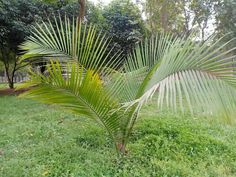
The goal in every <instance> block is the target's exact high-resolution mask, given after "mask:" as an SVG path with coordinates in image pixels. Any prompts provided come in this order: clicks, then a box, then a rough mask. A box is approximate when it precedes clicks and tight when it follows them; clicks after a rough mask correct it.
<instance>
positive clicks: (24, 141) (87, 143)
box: [0, 96, 236, 177]
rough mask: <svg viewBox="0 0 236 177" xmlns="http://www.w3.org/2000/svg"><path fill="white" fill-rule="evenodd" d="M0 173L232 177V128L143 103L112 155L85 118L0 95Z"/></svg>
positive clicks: (235, 139)
mask: <svg viewBox="0 0 236 177" xmlns="http://www.w3.org/2000/svg"><path fill="white" fill-rule="evenodd" d="M0 176H1V177H21V176H22V177H23V176H27V177H28V176H29V177H33V176H65V177H68V176H70V177H73V176H76V177H77V176H79V177H102V176H103V177H104V176H106V177H116V176H117V177H123V176H124V177H144V176H145V177H149V176H150V177H155V176H191V177H193V176H214V177H217V176H219V177H224V176H236V128H235V126H230V125H225V124H220V123H219V122H215V121H212V120H211V121H209V120H205V119H204V118H191V116H190V115H188V114H173V113H170V112H157V111H156V108H155V106H154V104H153V103H152V104H150V105H147V106H146V107H145V108H144V109H143V111H142V113H141V118H140V119H139V121H138V123H137V125H136V127H135V130H134V132H133V134H132V137H131V140H130V143H129V144H128V154H127V155H126V156H124V157H117V155H116V152H115V149H114V147H113V144H112V142H111V140H110V139H109V137H108V136H107V134H106V132H104V130H103V129H102V128H101V127H100V126H99V125H98V124H97V123H96V122H95V121H93V120H88V119H84V118H82V117H78V116H75V115H73V114H70V113H66V112H64V111H62V110H60V109H58V108H57V107H55V106H47V105H43V104H40V103H37V102H35V101H31V100H26V99H20V98H17V97H15V96H2V97H0Z"/></svg>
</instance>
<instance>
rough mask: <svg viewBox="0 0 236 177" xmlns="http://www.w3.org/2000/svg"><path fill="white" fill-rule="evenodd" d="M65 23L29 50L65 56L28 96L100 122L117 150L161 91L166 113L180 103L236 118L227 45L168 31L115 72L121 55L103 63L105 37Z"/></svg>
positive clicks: (37, 77) (34, 81) (46, 28)
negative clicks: (143, 109)
mask: <svg viewBox="0 0 236 177" xmlns="http://www.w3.org/2000/svg"><path fill="white" fill-rule="evenodd" d="M63 21H64V20H60V21H59V22H58V24H59V25H58V27H56V28H55V29H54V27H53V26H51V25H47V24H44V25H43V26H42V28H41V29H40V30H38V31H37V32H36V33H34V34H32V36H31V37H30V38H29V40H27V41H26V42H25V43H24V44H23V45H22V49H24V50H26V55H29V54H30V55H32V54H34V55H35V56H37V55H38V56H45V57H50V58H55V59H58V58H60V59H63V62H62V63H59V62H58V61H55V60H54V61H51V63H50V65H48V68H47V69H48V75H47V76H44V75H41V74H38V73H32V78H31V80H30V81H29V82H28V83H27V84H26V85H25V86H26V87H28V86H34V87H33V88H32V89H31V90H30V91H29V92H26V93H25V94H24V96H27V97H30V98H32V99H36V100H39V101H42V102H44V103H48V104H57V105H59V106H61V107H62V108H64V109H67V110H69V111H72V112H74V113H76V114H78V115H82V116H84V117H88V118H91V119H94V120H97V121H98V122H99V123H100V124H101V125H102V126H103V127H104V128H105V129H106V130H107V132H108V133H109V135H110V137H111V138H112V140H113V142H114V144H115V147H116V149H117V152H121V153H125V152H126V144H127V143H128V140H129V137H130V135H131V132H132V129H133V127H134V125H135V122H136V121H137V119H138V114H139V110H140V109H141V107H142V105H143V104H144V103H145V102H146V101H148V100H149V99H151V97H152V96H153V95H154V94H155V93H157V96H158V106H159V107H160V108H162V107H163V106H164V105H166V106H168V107H170V108H171V109H172V110H176V111H177V107H178V106H180V108H182V110H183V111H184V110H186V109H189V110H190V111H191V112H192V113H199V112H201V113H202V112H203V113H205V114H215V115H218V116H220V117H224V118H225V120H226V121H234V119H233V118H235V113H236V112H235V111H236V109H235V108H236V78H235V77H234V76H233V74H234V73H235V72H234V71H233V67H232V64H233V62H232V60H230V58H228V57H226V58H225V56H227V54H228V53H229V52H230V50H229V51H222V48H224V46H225V45H227V43H225V44H224V45H219V44H221V41H218V42H215V43H211V42H212V39H209V40H207V41H205V42H201V43H199V42H198V43H197V42H194V41H193V40H192V37H191V36H190V37H188V38H187V39H186V38H178V37H174V36H173V35H164V34H161V35H159V36H157V37H153V38H151V39H147V40H145V41H144V42H143V43H140V45H139V46H137V48H135V49H134V50H133V51H132V53H131V54H130V55H129V57H128V60H127V61H126V62H125V63H124V65H123V67H122V68H121V69H118V70H114V69H110V68H116V67H115V66H117V65H118V64H119V62H118V61H119V55H116V56H113V60H111V61H109V62H106V63H105V60H102V59H103V58H106V57H108V55H111V53H108V54H107V53H105V52H104V49H106V48H107V47H108V44H109V43H108V40H106V39H105V38H104V35H102V34H101V33H99V32H97V31H96V30H95V28H94V27H93V26H83V25H79V24H78V20H75V21H74V23H71V24H69V23H68V19H67V20H65V23H64V22H63ZM49 23H50V22H49ZM77 26H80V28H79V29H78V28H77ZM82 28H83V30H82ZM68 29H71V31H70V30H68ZM77 29H78V30H77ZM55 31H56V32H57V33H55ZM83 31H85V32H83ZM66 61H70V62H68V63H67V65H66V67H65V65H64V62H66ZM185 103H187V105H188V106H187V107H185V106H184V105H185Z"/></svg>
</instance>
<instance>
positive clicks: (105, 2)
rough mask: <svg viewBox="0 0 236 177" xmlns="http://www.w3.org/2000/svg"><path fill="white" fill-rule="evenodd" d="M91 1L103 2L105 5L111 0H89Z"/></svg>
mask: <svg viewBox="0 0 236 177" xmlns="http://www.w3.org/2000/svg"><path fill="white" fill-rule="evenodd" d="M90 1H92V2H94V3H95V4H96V3H98V2H99V1H100V2H102V3H104V4H105V5H107V4H109V2H111V1H112V0H90Z"/></svg>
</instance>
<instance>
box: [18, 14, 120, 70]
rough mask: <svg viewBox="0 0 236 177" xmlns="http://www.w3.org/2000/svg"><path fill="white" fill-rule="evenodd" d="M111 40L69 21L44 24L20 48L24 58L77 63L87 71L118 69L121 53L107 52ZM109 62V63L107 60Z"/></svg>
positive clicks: (96, 31) (74, 20) (93, 28)
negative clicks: (42, 58) (104, 67)
mask: <svg viewBox="0 0 236 177" xmlns="http://www.w3.org/2000/svg"><path fill="white" fill-rule="evenodd" d="M109 42H110V39H109V38H107V37H106V35H105V34H104V32H102V31H100V32H99V31H98V30H97V29H96V27H95V26H93V25H87V24H85V25H84V24H81V23H80V22H79V20H78V19H73V20H72V21H71V20H70V19H68V18H66V17H65V18H64V19H62V18H61V17H59V20H57V19H56V18H55V20H54V22H51V21H50V20H48V22H42V23H41V24H37V26H36V27H33V30H32V35H31V36H30V37H29V38H28V40H27V41H25V42H24V43H23V44H22V45H21V46H20V48H21V49H22V50H24V51H26V53H25V54H24V56H23V57H24V58H25V59H26V58H33V57H38V56H41V57H44V58H49V59H52V58H56V59H61V60H65V59H67V60H69V59H70V60H74V61H78V62H79V64H81V65H83V66H84V67H85V68H90V69H96V70H99V69H101V67H102V66H106V67H116V66H117V65H119V64H118V61H117V58H118V57H119V54H120V52H119V51H118V52H117V53H116V54H113V55H112V54H111V50H110V52H107V48H108V46H109ZM108 58H109V60H110V62H108V61H107V60H108Z"/></svg>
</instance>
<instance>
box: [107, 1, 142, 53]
mask: <svg viewBox="0 0 236 177" xmlns="http://www.w3.org/2000/svg"><path fill="white" fill-rule="evenodd" d="M103 17H104V21H105V23H103V29H105V30H106V31H107V32H108V34H109V35H110V36H112V41H111V46H112V47H113V46H115V48H116V49H117V50H122V51H123V54H124V55H125V56H126V55H127V54H128V53H129V52H130V50H131V49H132V48H133V47H134V44H135V43H137V42H138V41H140V40H141V39H142V38H143V36H144V32H145V30H144V23H143V20H142V17H141V11H140V10H139V8H138V6H137V5H136V4H134V3H133V2H131V1H130V0H121V1H120V0H119V1H118V0H114V1H112V2H111V3H110V4H109V5H108V6H107V7H105V8H104V10H103Z"/></svg>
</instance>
